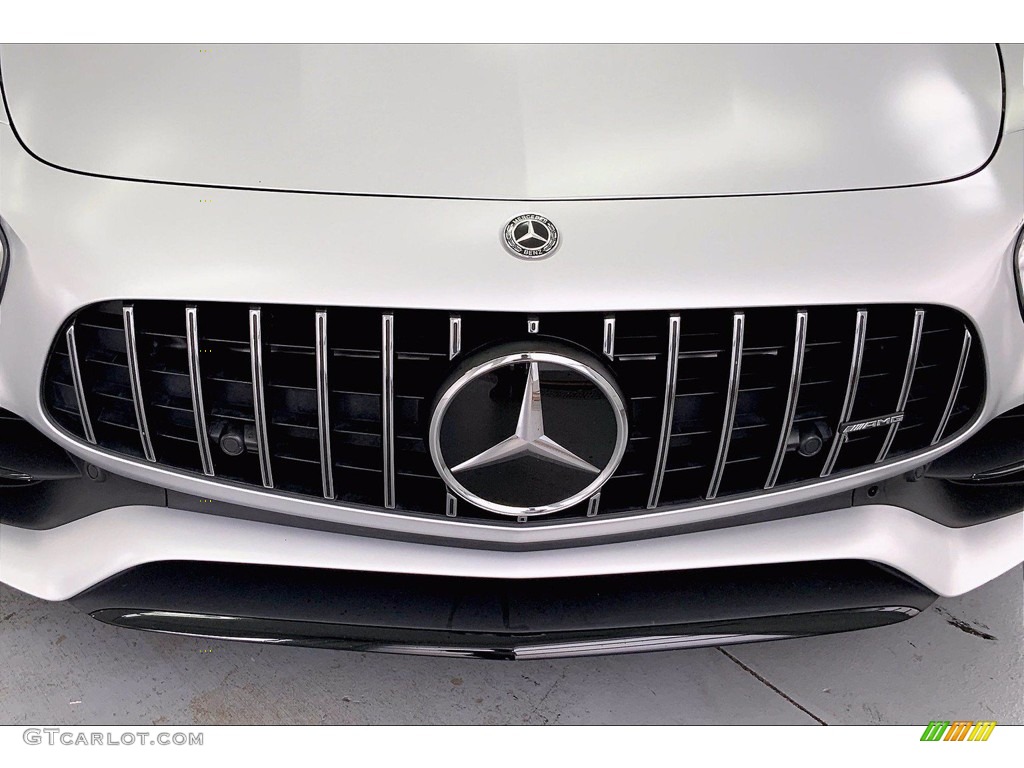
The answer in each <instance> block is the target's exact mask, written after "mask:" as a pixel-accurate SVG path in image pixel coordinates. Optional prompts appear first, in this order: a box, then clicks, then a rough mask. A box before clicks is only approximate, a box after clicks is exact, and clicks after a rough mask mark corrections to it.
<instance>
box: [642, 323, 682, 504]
mask: <svg viewBox="0 0 1024 768" xmlns="http://www.w3.org/2000/svg"><path fill="white" fill-rule="evenodd" d="M678 371H679V315H677V314H676V315H669V318H668V350H667V355H666V358H665V402H664V405H663V406H662V411H661V436H660V437H659V438H658V453H657V455H656V456H655V460H654V476H653V478H652V480H651V493H650V495H649V496H648V497H647V508H648V509H654V508H655V507H657V506H658V499H659V498H660V497H661V486H662V483H663V482H664V480H665V463H666V461H667V460H668V445H669V441H670V440H671V437H672V418H673V416H674V415H675V407H676V376H677V374H678Z"/></svg>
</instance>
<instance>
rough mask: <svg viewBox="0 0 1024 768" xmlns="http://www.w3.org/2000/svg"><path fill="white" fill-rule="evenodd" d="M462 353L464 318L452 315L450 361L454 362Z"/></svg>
mask: <svg viewBox="0 0 1024 768" xmlns="http://www.w3.org/2000/svg"><path fill="white" fill-rule="evenodd" d="M461 351H462V318H461V317H460V316H459V315H452V316H451V317H449V318H448V359H449V360H454V359H455V357H456V356H458V354H459V352H461Z"/></svg>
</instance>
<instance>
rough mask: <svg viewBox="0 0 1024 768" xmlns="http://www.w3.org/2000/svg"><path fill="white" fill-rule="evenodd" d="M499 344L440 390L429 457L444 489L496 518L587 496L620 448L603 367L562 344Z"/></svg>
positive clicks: (620, 428)
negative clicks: (443, 481)
mask: <svg viewBox="0 0 1024 768" xmlns="http://www.w3.org/2000/svg"><path fill="white" fill-rule="evenodd" d="M548 346H549V345H548V344H545V343H543V342H533V343H530V344H526V343H520V344H506V345H504V346H502V347H498V348H495V349H493V350H490V351H489V352H485V353H482V354H478V355H476V356H474V357H473V358H470V359H469V360H467V361H466V363H464V364H463V365H462V366H461V367H460V368H459V369H458V370H457V371H456V372H455V373H454V374H453V375H452V376H451V377H450V378H449V383H448V384H447V385H446V386H443V387H442V390H441V391H442V394H441V396H440V397H439V398H438V401H437V404H436V405H435V407H434V413H433V416H432V418H431V422H430V435H429V444H430V454H431V458H432V459H433V461H434V465H435V467H437V470H438V472H439V473H440V475H441V477H442V478H443V479H444V480H445V482H446V483H447V484H448V488H449V489H450V491H451V492H452V493H454V494H456V495H458V496H460V497H461V498H463V499H465V500H466V501H469V502H470V503H472V504H475V505H476V506H478V507H482V508H483V509H486V510H489V511H491V512H497V513H499V514H503V515H514V516H516V517H520V518H522V517H530V516H533V515H543V514H549V513H551V512H557V511H559V510H562V509H566V508H568V507H571V506H573V505H574V504H579V503H581V502H585V501H586V500H587V499H589V498H590V497H591V496H593V495H594V494H595V493H596V492H597V491H598V490H599V489H600V488H601V486H602V485H603V484H604V483H605V481H607V480H608V478H609V477H611V475H612V474H613V473H614V472H615V470H616V468H617V467H618V465H619V461H620V460H621V459H622V454H623V453H624V451H625V446H626V437H627V422H626V411H625V406H624V405H623V402H624V401H623V398H622V395H621V394H620V393H619V390H618V387H617V386H615V384H614V383H613V382H612V379H611V375H610V374H609V373H607V372H606V371H607V369H606V368H605V367H604V365H603V364H602V363H601V362H600V361H599V360H597V359H595V358H590V357H589V356H586V355H583V354H582V353H580V352H578V351H577V350H575V349H571V348H564V349H563V348H562V347H561V346H560V345H550V347H551V349H550V351H548V350H547V349H545V347H548Z"/></svg>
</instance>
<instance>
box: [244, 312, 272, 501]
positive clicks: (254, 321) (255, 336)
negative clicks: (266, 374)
mask: <svg viewBox="0 0 1024 768" xmlns="http://www.w3.org/2000/svg"><path fill="white" fill-rule="evenodd" d="M249 361H250V366H251V368H252V402H253V411H254V413H255V417H256V451H257V453H258V454H259V458H260V475H261V477H262V480H263V487H264V488H273V487H274V473H273V469H272V468H271V466H270V441H269V438H268V436H267V408H266V399H265V394H264V389H263V330H262V321H261V313H260V308H259V307H251V308H250V309H249Z"/></svg>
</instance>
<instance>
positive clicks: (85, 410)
mask: <svg viewBox="0 0 1024 768" xmlns="http://www.w3.org/2000/svg"><path fill="white" fill-rule="evenodd" d="M65 340H66V342H67V345H68V357H69V358H70V365H71V379H72V384H73V385H74V388H75V397H76V398H77V399H78V412H79V416H80V417H81V420H82V432H83V433H84V434H85V439H86V440H88V441H89V442H90V443H92V444H93V445H96V433H95V432H93V430H92V419H91V418H90V417H89V404H88V403H87V402H86V400H85V388H84V387H83V386H82V368H81V365H80V364H79V362H78V345H77V344H75V326H74V324H72V325H70V326H69V327H68V330H67V333H66V334H65Z"/></svg>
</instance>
